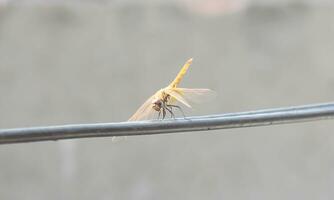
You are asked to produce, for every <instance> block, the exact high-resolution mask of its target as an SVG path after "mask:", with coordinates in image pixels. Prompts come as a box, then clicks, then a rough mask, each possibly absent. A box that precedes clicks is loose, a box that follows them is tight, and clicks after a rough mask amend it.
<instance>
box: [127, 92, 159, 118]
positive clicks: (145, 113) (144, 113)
mask: <svg viewBox="0 0 334 200" xmlns="http://www.w3.org/2000/svg"><path fill="white" fill-rule="evenodd" d="M154 98H155V95H153V96H151V97H150V98H149V99H147V100H146V101H145V103H144V104H143V105H141V106H140V107H139V108H138V110H137V111H136V112H135V113H134V114H133V115H132V116H131V117H130V119H129V120H128V121H140V120H147V119H150V118H151V117H152V116H153V115H154V114H155V113H156V111H155V110H154V109H153V107H152V101H153V99H154Z"/></svg>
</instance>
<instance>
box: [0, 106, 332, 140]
mask: <svg viewBox="0 0 334 200" xmlns="http://www.w3.org/2000/svg"><path fill="white" fill-rule="evenodd" d="M330 118H334V102H331V103H323V104H315V105H304V106H294V107H287V108H276V109H267V110H258V111H250V112H239V113H228V114H220V115H208V116H196V117H187V118H177V119H168V120H151V121H138V122H120V123H97V124H75V125H59V126H45V127H31V128H13V129H2V130H1V129H0V144H9V143H21V142H36V141H45V140H62V139H73V138H87V137H107V136H133V135H153V134H163V133H176V132H190V131H191V132H192V131H207V130H216V129H230V128H242V127H253V126H268V125H275V124H286V123H296V122H306V121H315V120H324V119H330Z"/></svg>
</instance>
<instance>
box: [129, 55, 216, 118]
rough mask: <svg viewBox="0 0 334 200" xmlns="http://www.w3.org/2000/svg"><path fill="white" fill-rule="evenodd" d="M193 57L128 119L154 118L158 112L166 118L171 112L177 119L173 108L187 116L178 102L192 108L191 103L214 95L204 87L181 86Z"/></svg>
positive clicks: (159, 115)
mask: <svg viewBox="0 0 334 200" xmlns="http://www.w3.org/2000/svg"><path fill="white" fill-rule="evenodd" d="M192 61H193V59H192V58H190V59H189V60H188V61H187V62H186V63H185V64H184V65H183V67H182V68H181V70H180V72H179V73H178V74H177V76H176V77H175V79H174V80H173V81H172V82H171V83H170V84H169V85H168V86H167V87H165V88H162V89H160V90H158V91H157V92H156V93H155V94H153V95H152V96H151V97H150V98H148V99H147V100H146V101H145V103H144V104H143V105H142V106H140V107H139V109H138V110H137V111H136V112H135V113H134V114H133V115H132V116H131V117H130V119H129V120H128V121H141V120H148V119H152V118H153V116H154V115H156V114H157V113H158V119H160V117H161V118H162V119H165V117H166V114H167V113H169V114H170V116H171V117H172V118H174V119H175V114H174V111H173V109H178V110H179V111H180V112H181V113H182V115H183V117H184V118H185V115H184V112H183V110H182V108H181V107H180V106H179V105H178V104H183V105H184V106H187V107H189V108H192V106H191V103H192V102H193V103H196V102H199V101H200V100H201V99H204V97H208V96H212V94H213V91H212V90H210V89H204V88H180V87H178V85H179V84H180V82H181V80H182V79H183V77H184V75H185V74H186V73H187V71H188V68H189V66H190V65H191V63H192Z"/></svg>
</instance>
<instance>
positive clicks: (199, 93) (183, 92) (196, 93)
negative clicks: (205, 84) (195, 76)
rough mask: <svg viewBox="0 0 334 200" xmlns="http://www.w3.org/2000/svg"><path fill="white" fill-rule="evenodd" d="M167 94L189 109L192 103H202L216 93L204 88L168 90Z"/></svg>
mask: <svg viewBox="0 0 334 200" xmlns="http://www.w3.org/2000/svg"><path fill="white" fill-rule="evenodd" d="M165 92H166V93H167V94H169V95H170V96H172V97H173V98H174V99H176V100H177V101H179V102H181V103H183V104H184V105H186V106H188V107H189V108H191V104H192V103H201V102H204V101H206V100H209V99H211V98H212V97H214V96H215V92H214V91H212V90H210V89H204V88H203V89H202V88H193V89H190V88H167V89H166V91H165Z"/></svg>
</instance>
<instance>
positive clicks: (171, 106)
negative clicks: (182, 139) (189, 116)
mask: <svg viewBox="0 0 334 200" xmlns="http://www.w3.org/2000/svg"><path fill="white" fill-rule="evenodd" d="M167 107H170V108H177V109H179V110H180V112H181V113H182V115H183V117H184V118H186V115H185V114H184V112H183V110H182V108H181V107H180V106H177V105H167Z"/></svg>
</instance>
